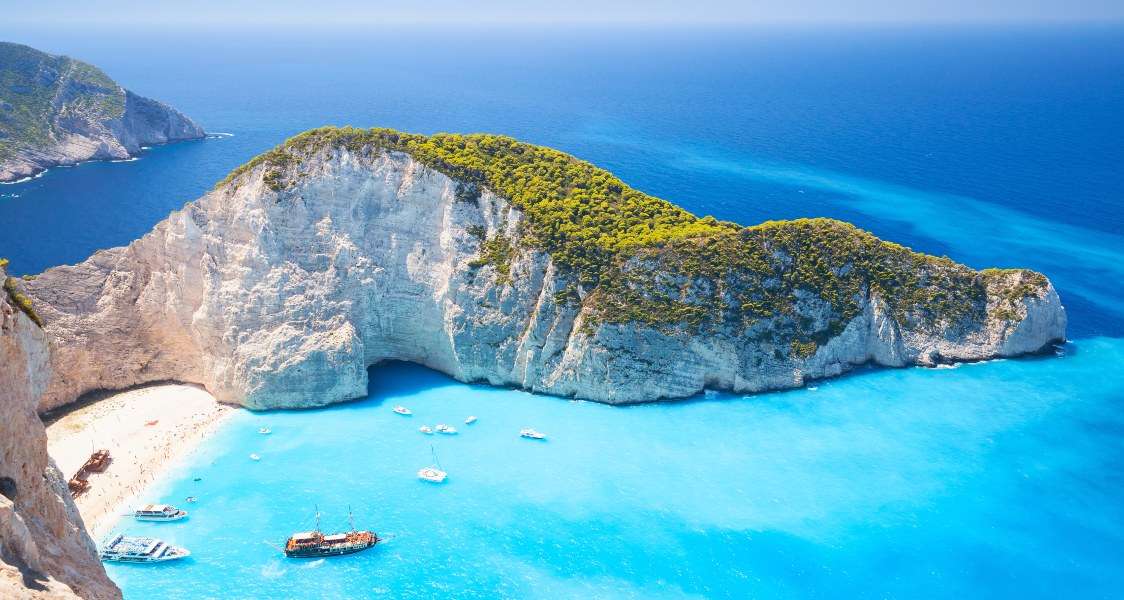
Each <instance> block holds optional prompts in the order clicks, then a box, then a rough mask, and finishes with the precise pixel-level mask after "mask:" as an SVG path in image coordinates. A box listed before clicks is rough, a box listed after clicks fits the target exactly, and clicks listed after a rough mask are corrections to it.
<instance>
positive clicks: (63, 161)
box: [0, 42, 203, 181]
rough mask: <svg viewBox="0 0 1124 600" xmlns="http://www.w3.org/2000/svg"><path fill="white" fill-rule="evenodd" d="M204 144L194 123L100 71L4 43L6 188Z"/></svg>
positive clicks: (2, 166) (1, 147)
mask: <svg viewBox="0 0 1124 600" xmlns="http://www.w3.org/2000/svg"><path fill="white" fill-rule="evenodd" d="M201 137H203V129H202V128H200V127H199V126H198V125H196V124H195V123H194V122H192V121H191V119H188V118H187V117H185V116H184V115H182V114H181V113H179V112H178V111H176V110H175V109H173V108H171V107H170V106H168V105H166V104H163V103H161V102H157V101H155V100H150V99H148V98H145V97H142V96H138V95H136V94H134V93H132V92H130V91H128V90H126V89H124V88H122V87H121V86H119V85H117V83H116V82H114V81H113V80H112V79H110V78H109V77H108V76H106V75H105V73H103V72H102V71H100V70H99V69H98V68H97V67H94V66H91V65H88V64H86V63H83V62H80V61H77V60H74V59H71V58H68V57H65V56H54V55H50V54H46V53H43V52H39V51H38V50H34V49H32V48H28V47H27V46H21V45H18V44H9V43H2V42H0V181H12V180H16V179H20V178H23V177H28V176H30V175H34V174H36V173H38V172H40V171H42V170H44V169H46V168H49V167H52V166H56V165H70V164H75V163H78V162H82V161H86V160H96V159H123V158H128V157H130V156H132V155H134V154H136V153H137V152H139V151H140V148H141V146H145V145H151V144H163V143H167V142H171V141H176V140H188V139H198V138H201Z"/></svg>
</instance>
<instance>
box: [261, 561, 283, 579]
mask: <svg viewBox="0 0 1124 600" xmlns="http://www.w3.org/2000/svg"><path fill="white" fill-rule="evenodd" d="M285 571H286V569H285V568H284V567H282V566H281V564H280V563H278V562H276V561H274V562H271V563H269V564H268V565H266V566H264V567H262V568H261V576H262V577H264V578H266V579H280V578H281V577H282V576H283V575H285Z"/></svg>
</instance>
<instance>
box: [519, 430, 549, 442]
mask: <svg viewBox="0 0 1124 600" xmlns="http://www.w3.org/2000/svg"><path fill="white" fill-rule="evenodd" d="M519 437H525V438H527V439H531V440H545V439H546V434H545V433H542V432H541V431H535V430H534V429H533V428H531V427H524V428H523V429H520V430H519Z"/></svg>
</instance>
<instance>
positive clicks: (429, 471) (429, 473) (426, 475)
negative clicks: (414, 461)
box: [418, 467, 449, 483]
mask: <svg viewBox="0 0 1124 600" xmlns="http://www.w3.org/2000/svg"><path fill="white" fill-rule="evenodd" d="M448 476H449V474H448V473H446V472H444V471H442V470H441V469H438V468H437V467H425V468H424V469H419V470H418V479H422V480H425V481H428V482H430V483H444V482H445V478H446V477H448Z"/></svg>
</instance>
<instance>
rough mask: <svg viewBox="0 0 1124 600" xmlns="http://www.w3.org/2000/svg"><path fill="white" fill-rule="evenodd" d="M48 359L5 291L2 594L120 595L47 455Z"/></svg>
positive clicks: (0, 350)
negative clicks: (43, 408) (42, 403)
mask: <svg viewBox="0 0 1124 600" xmlns="http://www.w3.org/2000/svg"><path fill="white" fill-rule="evenodd" d="M4 277H5V273H4V269H3V267H2V266H0V279H2V278H4ZM48 362H49V359H48V345H47V336H46V334H45V333H44V332H43V330H41V329H40V328H39V326H38V325H36V324H35V323H33V322H32V320H31V319H30V318H29V317H28V316H27V315H26V314H24V313H23V312H22V311H21V310H20V309H19V307H18V306H16V305H14V304H13V303H12V301H11V300H10V299H9V296H8V294H7V293H3V292H0V598H11V599H22V598H27V599H33V598H85V599H87V600H110V599H116V598H120V597H121V592H120V591H119V590H118V589H117V586H116V585H114V584H113V582H112V581H110V580H109V578H108V577H107V576H106V574H105V570H104V569H103V568H102V565H101V562H100V561H99V560H98V558H97V554H96V552H95V549H94V543H93V542H92V541H91V540H90V538H89V536H88V535H87V534H86V529H85V526H84V525H83V524H82V517H81V516H80V515H79V514H78V509H77V508H75V506H74V502H73V501H72V500H71V499H70V493H69V492H68V491H67V488H66V481H65V480H64V478H63V475H62V473H60V472H59V470H58V469H57V468H56V467H55V465H54V462H53V461H51V459H50V458H49V457H48V456H47V434H46V432H45V431H44V429H43V423H42V422H41V421H40V420H39V417H38V415H37V414H36V407H37V403H38V401H39V397H40V395H41V394H42V392H43V390H44V389H45V388H46V386H47V381H48V380H49V373H50V371H49V364H48Z"/></svg>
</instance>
